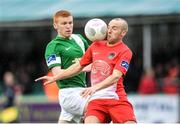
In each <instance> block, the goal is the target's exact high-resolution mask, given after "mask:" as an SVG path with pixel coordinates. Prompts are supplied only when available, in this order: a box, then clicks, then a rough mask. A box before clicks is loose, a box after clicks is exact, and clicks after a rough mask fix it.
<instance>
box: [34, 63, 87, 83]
mask: <svg viewBox="0 0 180 124" xmlns="http://www.w3.org/2000/svg"><path fill="white" fill-rule="evenodd" d="M83 68H84V67H83V66H81V65H80V63H79V62H76V63H75V64H73V65H71V66H70V67H69V68H67V69H65V70H62V71H61V72H60V73H59V74H57V75H54V76H52V77H50V76H42V77H40V78H37V79H36V80H35V81H39V80H46V81H45V83H44V85H46V84H50V83H52V82H54V81H57V80H62V79H66V78H69V77H72V76H74V75H77V74H79V73H80V72H81V71H82V69H83Z"/></svg>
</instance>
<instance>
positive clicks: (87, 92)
mask: <svg viewBox="0 0 180 124" xmlns="http://www.w3.org/2000/svg"><path fill="white" fill-rule="evenodd" d="M95 92H96V89H95V87H88V88H85V89H84V90H83V91H82V92H81V93H80V95H81V96H82V97H84V98H88V97H89V96H91V95H93V94H94V93H95Z"/></svg>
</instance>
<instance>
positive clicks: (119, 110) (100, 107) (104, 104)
mask: <svg viewBox="0 0 180 124" xmlns="http://www.w3.org/2000/svg"><path fill="white" fill-rule="evenodd" d="M87 116H96V117H97V118H98V119H99V121H100V122H101V123H107V122H110V121H111V120H112V122H113V123H123V122H126V121H135V122H136V119H135V115H134V111H133V107H132V105H131V104H130V103H129V102H128V101H120V100H114V99H96V100H92V101H90V102H89V104H88V106H87V112H86V115H85V117H87Z"/></svg>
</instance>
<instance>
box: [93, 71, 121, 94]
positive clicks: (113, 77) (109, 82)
mask: <svg viewBox="0 0 180 124" xmlns="http://www.w3.org/2000/svg"><path fill="white" fill-rule="evenodd" d="M121 76H122V73H121V72H118V73H117V72H114V73H113V74H112V75H110V76H109V77H107V78H106V79H105V80H103V81H102V82H100V83H98V84H96V85H94V87H95V89H96V91H98V90H101V89H104V88H107V87H109V86H111V85H113V84H114V83H117V81H118V80H119V79H120V78H121Z"/></svg>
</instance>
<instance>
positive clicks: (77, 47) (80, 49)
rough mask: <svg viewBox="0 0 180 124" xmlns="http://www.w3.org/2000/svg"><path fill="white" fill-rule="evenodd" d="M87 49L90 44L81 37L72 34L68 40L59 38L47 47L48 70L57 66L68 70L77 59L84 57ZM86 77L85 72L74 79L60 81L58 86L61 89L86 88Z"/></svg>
mask: <svg viewBox="0 0 180 124" xmlns="http://www.w3.org/2000/svg"><path fill="white" fill-rule="evenodd" d="M87 48H88V43H87V41H86V40H85V39H84V38H83V37H82V36H81V35H76V34H72V36H71V37H70V38H68V39H67V38H62V37H60V36H57V37H56V38H55V39H53V40H52V41H51V42H49V44H48V45H47V47H46V52H45V59H46V63H47V65H48V68H50V69H51V68H53V67H55V66H61V68H62V69H66V68H68V67H69V66H71V65H72V64H74V60H75V59H77V58H81V57H82V56H83V54H84V52H85V50H86V49H87ZM85 76H86V75H85V73H84V72H83V73H80V74H78V75H76V76H74V77H70V78H67V79H63V80H58V81H57V85H58V87H59V88H69V87H85V86H86V83H85Z"/></svg>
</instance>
